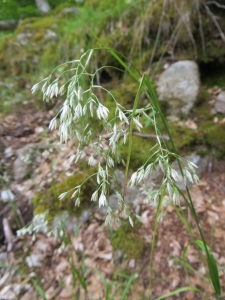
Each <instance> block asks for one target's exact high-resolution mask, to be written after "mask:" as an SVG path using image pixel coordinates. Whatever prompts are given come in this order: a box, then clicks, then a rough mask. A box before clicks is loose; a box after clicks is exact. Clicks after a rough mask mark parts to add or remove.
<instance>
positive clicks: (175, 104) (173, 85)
mask: <svg viewBox="0 0 225 300" xmlns="http://www.w3.org/2000/svg"><path fill="white" fill-rule="evenodd" d="M199 88H200V78H199V70H198V65H197V64H196V63H195V62H193V61H189V60H184V61H179V62H176V63H174V64H172V65H171V66H170V67H169V68H168V69H167V70H165V71H164V72H163V73H162V74H161V75H160V77H159V80H158V83H157V95H158V100H159V102H160V103H161V106H162V107H163V108H165V113H166V115H169V116H177V117H180V116H181V115H182V114H184V115H187V114H188V113H189V112H190V110H191V109H192V107H193V106H194V104H195V102H196V100H197V97H198V92H199Z"/></svg>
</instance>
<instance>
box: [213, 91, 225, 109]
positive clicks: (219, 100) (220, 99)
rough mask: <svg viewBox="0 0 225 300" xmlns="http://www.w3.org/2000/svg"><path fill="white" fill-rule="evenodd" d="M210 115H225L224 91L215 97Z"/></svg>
mask: <svg viewBox="0 0 225 300" xmlns="http://www.w3.org/2000/svg"><path fill="white" fill-rule="evenodd" d="M211 113H212V114H216V113H221V114H225V91H224V92H221V93H219V94H218V95H217V97H216V101H215V102H214V104H213V108H212V110H211Z"/></svg>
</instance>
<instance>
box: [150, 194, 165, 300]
mask: <svg viewBox="0 0 225 300" xmlns="http://www.w3.org/2000/svg"><path fill="white" fill-rule="evenodd" d="M164 194H165V189H164V190H163V191H162V193H161V195H160V197H159V203H158V207H157V211H156V216H155V221H154V232H153V237H152V245H151V251H150V259H149V276H150V277H149V292H148V299H149V300H150V299H151V292H152V262H153V253H154V249H155V241H156V233H157V228H158V223H159V214H160V209H161V206H162V201H163V197H164Z"/></svg>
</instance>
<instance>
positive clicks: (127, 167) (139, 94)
mask: <svg viewBox="0 0 225 300" xmlns="http://www.w3.org/2000/svg"><path fill="white" fill-rule="evenodd" d="M144 78H145V75H144V76H143V77H142V79H141V82H140V85H139V87H138V91H137V94H136V97H135V101H134V106H133V110H132V114H131V121H130V130H129V144H128V154H127V163H126V170H125V176H124V184H123V199H124V197H125V193H126V186H127V178H128V171H129V166H130V157H131V151H132V142H133V134H132V132H133V127H134V121H133V118H134V117H135V114H136V110H137V106H138V101H139V98H140V96H141V92H142V89H143V84H144Z"/></svg>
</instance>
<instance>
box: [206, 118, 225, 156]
mask: <svg viewBox="0 0 225 300" xmlns="http://www.w3.org/2000/svg"><path fill="white" fill-rule="evenodd" d="M224 133H225V124H213V126H210V127H209V128H208V129H207V130H206V131H205V141H206V144H207V146H208V147H209V149H210V151H211V152H212V154H214V155H216V156H217V157H218V158H223V157H225V138H224V136H225V134H224Z"/></svg>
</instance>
